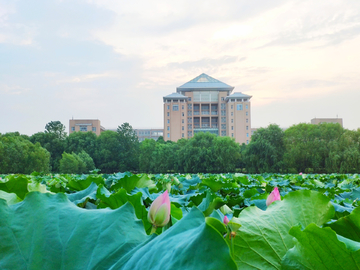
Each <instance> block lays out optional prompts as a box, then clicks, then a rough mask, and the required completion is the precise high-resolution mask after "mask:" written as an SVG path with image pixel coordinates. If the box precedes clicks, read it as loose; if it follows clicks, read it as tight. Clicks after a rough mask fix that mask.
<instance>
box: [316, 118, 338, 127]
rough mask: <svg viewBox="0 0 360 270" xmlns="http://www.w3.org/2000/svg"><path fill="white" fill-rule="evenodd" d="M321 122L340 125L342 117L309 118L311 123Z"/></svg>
mask: <svg viewBox="0 0 360 270" xmlns="http://www.w3.org/2000/svg"><path fill="white" fill-rule="evenodd" d="M321 123H333V124H336V123H339V124H340V125H341V126H343V120H342V118H313V119H311V124H314V125H318V124H321Z"/></svg>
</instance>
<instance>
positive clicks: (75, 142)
mask: <svg viewBox="0 0 360 270" xmlns="http://www.w3.org/2000/svg"><path fill="white" fill-rule="evenodd" d="M96 138H97V136H96V134H95V133H93V132H91V131H88V132H73V133H71V134H70V135H69V136H67V137H66V143H65V151H66V152H68V153H72V152H74V153H80V152H81V151H85V152H86V153H88V154H89V155H90V156H91V157H92V158H94V156H95V152H96Z"/></svg>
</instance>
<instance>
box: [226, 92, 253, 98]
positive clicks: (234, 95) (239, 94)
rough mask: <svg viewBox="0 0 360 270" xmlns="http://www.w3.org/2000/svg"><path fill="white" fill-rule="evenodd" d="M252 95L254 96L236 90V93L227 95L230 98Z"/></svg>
mask: <svg viewBox="0 0 360 270" xmlns="http://www.w3.org/2000/svg"><path fill="white" fill-rule="evenodd" d="M251 97H252V96H249V95H246V94H243V93H241V92H235V93H233V94H232V95H230V96H227V97H226V98H227V99H229V98H251Z"/></svg>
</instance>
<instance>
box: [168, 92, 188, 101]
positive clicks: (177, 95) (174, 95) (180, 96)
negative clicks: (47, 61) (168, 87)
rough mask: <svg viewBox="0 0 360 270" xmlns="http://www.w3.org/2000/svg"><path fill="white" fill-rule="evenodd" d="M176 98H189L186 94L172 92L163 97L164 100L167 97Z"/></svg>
mask: <svg viewBox="0 0 360 270" xmlns="http://www.w3.org/2000/svg"><path fill="white" fill-rule="evenodd" d="M174 98H177V99H188V97H187V96H184V95H182V94H179V93H172V94H170V95H167V96H165V97H163V99H164V101H165V100H166V99H174Z"/></svg>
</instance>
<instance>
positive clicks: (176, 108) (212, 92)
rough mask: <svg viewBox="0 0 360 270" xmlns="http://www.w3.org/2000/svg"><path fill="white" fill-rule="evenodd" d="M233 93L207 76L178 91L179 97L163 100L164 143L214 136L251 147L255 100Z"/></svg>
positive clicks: (168, 97)
mask: <svg viewBox="0 0 360 270" xmlns="http://www.w3.org/2000/svg"><path fill="white" fill-rule="evenodd" d="M233 90H234V87H232V86H230V85H228V84H226V83H223V82H221V81H219V80H217V79H214V78H212V77H210V76H208V75H206V74H204V73H203V74H201V75H199V76H198V77H196V78H195V79H192V80H191V81H189V82H187V83H185V84H183V85H182V86H179V87H177V88H176V93H172V94H170V95H167V96H165V97H163V100H164V140H171V141H177V140H179V139H181V138H191V137H193V136H194V134H196V133H198V132H210V133H213V134H216V135H218V136H229V137H232V138H234V139H235V141H236V142H238V143H246V144H247V143H249V141H250V137H251V111H250V98H251V96H249V95H245V94H243V93H241V92H234V93H232V91H233Z"/></svg>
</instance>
